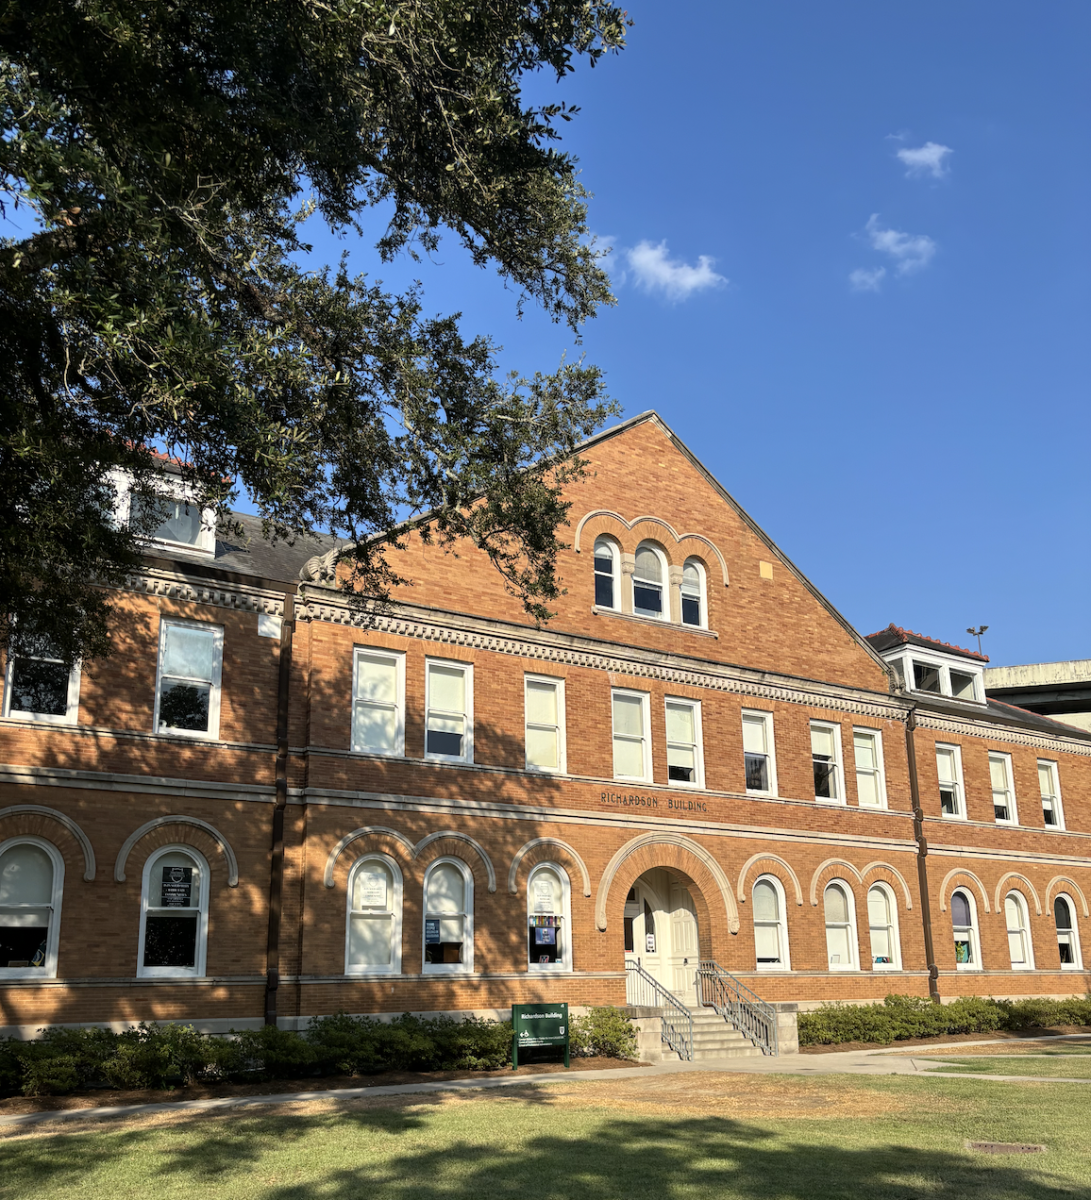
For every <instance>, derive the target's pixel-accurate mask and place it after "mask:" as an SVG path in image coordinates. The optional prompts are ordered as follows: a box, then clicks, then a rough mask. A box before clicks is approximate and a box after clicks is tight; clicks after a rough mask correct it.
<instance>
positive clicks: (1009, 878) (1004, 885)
mask: <svg viewBox="0 0 1091 1200" xmlns="http://www.w3.org/2000/svg"><path fill="white" fill-rule="evenodd" d="M1016 884H1022V885H1023V886H1022V887H1017V886H1015V885H1016ZM1013 890H1014V891H1017V892H1023V891H1024V890H1025V891H1028V892H1030V894H1031V896H1032V897H1033V899H1034V908H1035V911H1036V912H1037V914H1038V916H1041V915H1042V901H1041V899H1040V898H1039V896H1038V889H1037V888H1036V887H1035V886H1034V884H1033V883H1031V881H1030V880H1029V879H1028V878H1027V877H1026V876H1025V875H1021V874H1020V873H1019V872H1018V871H1005V872H1004V874H1003V875H1001V876H1000V880H999V882H998V883H997V885H996V893H995V896H994V899H995V901H996V911H997V912H1003V911H1004V906H1003V903H1002V897H1003V895H1004V893H1005V892H1008V891H1013Z"/></svg>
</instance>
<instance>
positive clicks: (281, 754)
mask: <svg viewBox="0 0 1091 1200" xmlns="http://www.w3.org/2000/svg"><path fill="white" fill-rule="evenodd" d="M292 601H293V597H292V593H291V592H287V593H285V596H284V617H283V618H282V620H281V623H280V664H279V667H280V670H279V674H278V678H277V757H276V796H275V800H274V804H273V844H272V848H271V851H270V858H269V936H268V940H267V942H266V949H265V1024H266V1025H274V1026H275V1025H276V1023H277V988H278V987H279V986H280V918H281V912H282V910H283V907H284V810H285V808H286V806H287V804H288V711H289V694H290V688H291V680H292V630H293V628H294V625H295V622H294V620H293V616H294V608H293V603H292Z"/></svg>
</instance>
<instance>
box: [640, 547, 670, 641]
mask: <svg viewBox="0 0 1091 1200" xmlns="http://www.w3.org/2000/svg"><path fill="white" fill-rule="evenodd" d="M641 550H650V551H651V552H652V553H653V554H654V555H655V557H656V558H657V559H658V560H659V576H660V581H659V583H658V585H655V584H651V581H650V580H649V581H648V582H649V584H650V585H651V586H658V587H659V590H660V600H661V604H660V608H659V613H658V615H657V614H656V613H653V612H650V611H649V610H648V609H641V608H639V607H638V606H637V603H636V587H637V573H636V565H635V564H636V559H637V556H638V555H639V554H640V552H641ZM633 564H634V565H633V574H632V589H633V590H632V601H633V615H634V616H637V617H643V619H644V620H645V621H665V622H668V623H669V622H670V619H671V583H670V566H669V564H668V563H667V556H666V555H665V554H664V553H663V551H662V550H661V549H660V548H659V547H658V546H657V545H656V544H655V542H648V541H644V542H641V543H640V545H639V546H637V548H636V551H635V553H634V554H633Z"/></svg>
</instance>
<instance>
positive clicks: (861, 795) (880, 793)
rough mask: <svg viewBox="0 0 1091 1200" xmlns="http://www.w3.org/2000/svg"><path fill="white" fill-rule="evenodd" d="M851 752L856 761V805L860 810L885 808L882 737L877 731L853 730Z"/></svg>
mask: <svg viewBox="0 0 1091 1200" xmlns="http://www.w3.org/2000/svg"><path fill="white" fill-rule="evenodd" d="M852 751H853V756H854V757H855V759H856V799H857V803H858V804H859V805H860V807H861V808H886V781H885V779H884V778H883V739H882V735H881V734H880V733H879V731H878V730H877V729H854V730H853V731H852Z"/></svg>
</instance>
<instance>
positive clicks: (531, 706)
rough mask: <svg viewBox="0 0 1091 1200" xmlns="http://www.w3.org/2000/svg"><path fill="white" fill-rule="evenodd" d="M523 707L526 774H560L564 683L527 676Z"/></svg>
mask: <svg viewBox="0 0 1091 1200" xmlns="http://www.w3.org/2000/svg"><path fill="white" fill-rule="evenodd" d="M523 706H524V713H525V721H526V745H527V770H528V771H564V770H565V756H564V680H562V679H549V678H547V677H543V676H540V675H527V676H526V677H525V680H524V684H523Z"/></svg>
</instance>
